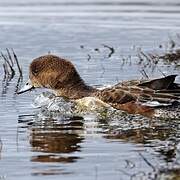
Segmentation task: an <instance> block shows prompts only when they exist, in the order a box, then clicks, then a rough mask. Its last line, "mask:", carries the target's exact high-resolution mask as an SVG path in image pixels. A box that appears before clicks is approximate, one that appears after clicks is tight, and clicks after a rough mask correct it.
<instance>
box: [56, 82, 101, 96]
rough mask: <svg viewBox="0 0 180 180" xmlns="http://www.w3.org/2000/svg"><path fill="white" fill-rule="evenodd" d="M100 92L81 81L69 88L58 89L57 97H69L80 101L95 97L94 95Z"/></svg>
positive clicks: (68, 86)
mask: <svg viewBox="0 0 180 180" xmlns="http://www.w3.org/2000/svg"><path fill="white" fill-rule="evenodd" d="M96 91H98V90H97V89H95V88H93V87H92V86H88V85H86V84H85V82H84V81H83V80H82V79H81V80H80V81H78V82H76V83H72V84H68V85H67V86H65V87H63V88H61V89H58V90H56V91H55V93H56V95H57V96H63V97H67V98H69V99H80V98H83V97H88V96H93V93H95V92H96Z"/></svg>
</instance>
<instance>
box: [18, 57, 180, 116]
mask: <svg viewBox="0 0 180 180" xmlns="http://www.w3.org/2000/svg"><path fill="white" fill-rule="evenodd" d="M176 76H177V75H169V76H165V77H161V78H157V79H152V80H149V79H148V80H129V81H123V82H119V83H118V84H115V85H114V86H112V87H108V88H104V89H98V88H95V87H93V86H90V85H87V84H86V83H85V81H84V80H83V79H82V78H81V76H80V74H79V73H78V71H77V70H76V68H75V66H74V65H73V64H72V63H71V61H70V60H67V59H64V58H61V57H58V56H56V55H50V54H48V55H43V56H40V57H38V58H35V59H34V60H33V61H32V63H31V64H30V66H29V79H28V81H27V83H26V84H25V85H24V87H22V88H21V89H20V90H19V91H18V92H17V94H22V93H24V92H27V91H30V90H33V89H35V88H47V89H51V90H52V91H53V92H54V94H55V95H56V96H61V97H64V98H68V99H70V100H74V101H76V100H77V101H78V100H81V99H83V98H88V97H93V98H96V99H97V100H98V102H102V103H103V104H107V105H109V106H112V107H113V108H115V109H118V110H123V111H126V112H127V113H130V114H141V115H144V116H147V117H153V116H155V113H156V109H158V108H164V107H173V106H175V105H177V104H179V103H180V84H178V83H175V78H176Z"/></svg>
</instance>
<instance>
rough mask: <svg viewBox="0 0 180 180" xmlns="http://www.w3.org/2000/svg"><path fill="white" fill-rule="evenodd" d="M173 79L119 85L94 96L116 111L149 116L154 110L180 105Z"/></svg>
mask: <svg viewBox="0 0 180 180" xmlns="http://www.w3.org/2000/svg"><path fill="white" fill-rule="evenodd" d="M175 77H176V76H175V75H172V76H168V77H165V78H160V79H155V80H152V81H146V82H145V81H144V82H142V81H141V82H140V81H129V82H126V85H125V84H124V83H123V84H120V83H119V84H118V85H115V86H114V87H112V88H106V89H103V90H100V91H98V92H96V94H95V96H96V97H98V98H99V99H100V100H102V101H104V102H106V103H108V104H110V105H111V106H113V107H114V108H116V109H121V110H125V111H127V112H129V113H138V114H143V115H146V116H149V114H150V115H152V114H153V113H154V108H157V107H164V106H172V105H175V104H177V103H178V104H180V86H179V84H177V83H174V79H175ZM128 84H129V85H128Z"/></svg>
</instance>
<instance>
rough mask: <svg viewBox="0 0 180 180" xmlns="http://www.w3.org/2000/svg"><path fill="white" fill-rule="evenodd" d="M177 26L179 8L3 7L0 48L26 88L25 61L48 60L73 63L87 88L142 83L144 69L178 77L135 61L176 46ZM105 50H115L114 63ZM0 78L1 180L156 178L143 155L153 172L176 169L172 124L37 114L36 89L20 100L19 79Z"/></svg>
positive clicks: (104, 2) (42, 0) (7, 2)
mask: <svg viewBox="0 0 180 180" xmlns="http://www.w3.org/2000/svg"><path fill="white" fill-rule="evenodd" d="M179 18H180V3H179V1H178V0H172V1H166V0H165V1H164V0H163V1H158V2H157V1H155V0H148V1H144V0H131V1H128V2H127V1H125V0H113V1H108V0H98V1H94V0H86V1H84V0H77V1H72V0H69V1H65V0H62V1H58V0H51V1H47V0H26V1H21V0H2V1H1V2H0V42H1V43H0V48H1V51H3V52H5V48H14V50H15V52H16V54H17V56H18V58H19V61H20V64H21V65H22V69H23V78H24V79H23V80H24V81H25V80H26V79H27V78H28V65H29V63H30V62H31V61H32V59H33V58H35V57H37V56H40V55H43V54H47V53H48V52H51V53H53V54H56V55H59V56H62V57H64V58H68V59H71V60H72V62H73V63H74V64H75V66H76V68H77V69H78V71H79V72H80V74H81V76H82V77H83V78H84V79H85V81H86V82H87V83H88V84H92V85H98V86H101V85H104V84H106V85H109V84H115V83H117V82H118V81H123V80H127V79H134V78H142V74H141V73H140V71H141V70H142V69H145V70H146V72H147V74H148V75H149V76H150V77H156V76H162V72H163V73H165V74H167V75H168V74H172V73H175V74H179V69H178V68H177V67H176V65H174V64H171V65H169V64H167V63H163V62H162V63H159V64H158V66H157V67H156V68H155V69H153V68H152V67H149V66H145V64H143V63H142V64H141V65H139V64H138V63H137V62H138V57H137V56H136V54H137V49H139V48H142V49H143V51H145V52H155V53H160V54H161V53H164V52H165V51H166V50H168V48H169V40H170V39H171V38H175V39H177V42H178V38H177V34H178V33H179V30H180V21H179ZM104 45H108V46H110V47H113V48H114V49H115V53H113V54H112V56H111V57H109V53H110V51H109V49H108V48H107V47H104ZM160 45H161V46H162V48H159V47H161V46H160ZM177 46H178V43H177ZM0 73H1V79H0V80H1V88H0V102H1V103H0V119H1V125H0V139H1V143H0V144H1V153H0V179H13V180H14V179H23V180H24V179H43V180H44V179H50V178H53V179H59V178H62V179H69V180H70V179H77V180H83V179H91V180H92V179H95V180H100V179H110V178H111V179H113V180H116V179H118V180H119V179H130V178H131V177H132V176H133V175H134V176H133V177H134V179H139V178H140V177H144V178H145V179H148V176H154V174H155V172H154V169H153V167H152V166H150V165H149V164H148V163H147V161H146V160H145V159H144V158H143V157H145V158H146V159H148V161H149V162H151V164H153V166H154V167H155V168H156V169H158V168H161V167H164V168H166V167H169V166H168V165H169V164H171V163H172V164H173V163H175V162H176V164H178V156H179V154H178V152H179V151H178V148H176V145H177V144H178V141H179V122H178V121H162V120H159V119H158V120H156V121H155V120H150V119H147V118H142V117H140V116H137V117H136V116H125V117H119V118H117V119H106V120H100V119H96V118H95V117H93V116H87V117H85V118H84V119H82V118H81V117H75V118H65V117H62V116H59V115H57V116H55V115H51V114H43V112H42V111H41V110H40V109H36V108H34V107H33V106H32V105H31V104H32V102H33V100H34V99H35V97H36V96H37V95H38V94H40V93H41V91H34V92H31V93H26V94H22V95H20V96H17V95H16V94H14V92H15V89H16V84H17V81H18V73H17V74H16V75H15V77H14V78H13V79H12V80H11V81H9V82H7V81H4V80H3V74H4V73H3V69H2V68H1V69H0ZM177 81H180V79H179V78H177ZM177 147H178V146H177ZM148 173H150V175H149V174H148ZM177 176H178V175H177Z"/></svg>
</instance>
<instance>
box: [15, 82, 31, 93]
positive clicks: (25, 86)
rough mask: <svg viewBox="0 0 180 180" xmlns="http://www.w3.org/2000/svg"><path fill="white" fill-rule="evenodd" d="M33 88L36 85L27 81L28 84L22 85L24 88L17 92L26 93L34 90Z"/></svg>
mask: <svg viewBox="0 0 180 180" xmlns="http://www.w3.org/2000/svg"><path fill="white" fill-rule="evenodd" d="M32 89H34V86H32V85H31V84H30V83H26V84H25V85H24V87H22V88H21V89H20V90H19V91H18V92H17V94H22V93H25V92H27V91H30V90H32Z"/></svg>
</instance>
